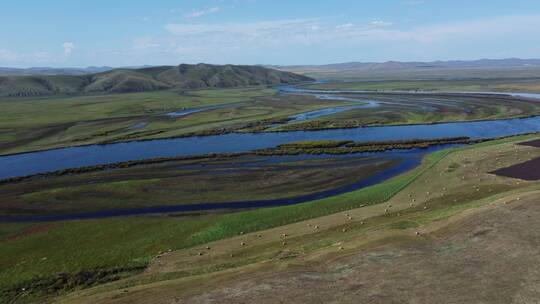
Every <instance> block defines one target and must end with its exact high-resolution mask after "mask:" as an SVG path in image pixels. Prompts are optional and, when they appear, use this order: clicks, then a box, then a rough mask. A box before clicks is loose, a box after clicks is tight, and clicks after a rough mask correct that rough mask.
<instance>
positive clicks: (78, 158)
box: [0, 89, 540, 221]
mask: <svg viewBox="0 0 540 304" xmlns="http://www.w3.org/2000/svg"><path fill="white" fill-rule="evenodd" d="M282 90H283V89H282ZM301 92H304V91H302V90H294V93H295V94H299V93H301ZM341 92H343V91H341ZM349 92H357V91H348V93H349ZM322 93H323V91H316V92H312V91H305V94H322ZM325 93H328V92H325ZM370 93H373V92H370ZM468 94H472V93H468ZM511 95H516V94H511ZM520 96H521V94H520ZM521 97H523V98H538V99H539V101H540V94H532V95H531V94H526V95H523V96H521ZM322 98H334V97H322ZM355 101H359V102H363V103H364V104H362V105H358V106H359V107H372V106H377V102H376V101H373V102H366V101H364V100H361V99H360V100H355ZM353 107H354V106H353ZM322 114H324V112H323V113H322ZM322 114H321V115H322ZM304 115H306V113H304ZM308 116H309V115H308ZM311 117H314V115H313V114H312V115H311ZM530 132H540V116H536V117H530V118H521V119H503V120H494V121H477V122H454V123H440V124H426V125H405V126H381V127H364V128H354V129H332V130H319V131H293V132H269V133H231V134H224V135H216V136H204V137H187V138H173V139H158V140H149V141H136V142H124V143H115V144H107V145H88V146H79V147H70V148H61V149H54V150H46V151H39V152H30V153H22V154H14V155H6V156H1V157H0V179H4V178H10V177H17V176H25V175H32V174H37V173H44V172H50V171H56V170H61V169H68V168H75V167H83V166H92V165H98V164H109V163H115V162H122V161H129V160H141V159H147V158H157V157H172V156H188V155H198V154H209V153H233V152H247V151H251V150H255V149H263V148H271V147H274V146H276V145H280V144H284V143H288V142H292V141H305V140H354V141H385V140H407V139H418V138H424V139H429V138H441V137H457V136H468V137H471V138H473V139H482V138H492V137H500V136H509V135H517V134H523V133H530ZM441 148H443V147H433V148H429V149H420V150H418V149H413V150H410V151H402V152H396V151H389V152H379V153H373V154H371V156H375V157H398V158H399V159H400V162H399V164H398V165H396V166H394V167H392V168H390V169H387V170H384V171H382V172H379V173H377V174H375V175H374V176H371V177H369V178H367V179H364V180H362V181H357V182H354V181H353V182H352V183H351V184H350V185H348V186H345V187H341V188H339V189H332V190H328V191H324V192H320V193H313V194H309V195H304V196H301V197H293V198H287V199H276V200H267V201H246V202H229V203H220V204H210V203H205V204H191V205H177V206H168V207H149V208H139V209H128V210H113V211H102V212H93V213H84V214H63V215H50V216H45V217H26V218H19V217H9V218H6V217H4V218H2V217H0V221H27V220H28V221H32V220H63V219H79V218H99V217H108V216H125V215H136V214H147V213H161V212H173V211H194V210H207V209H222V208H254V207H263V206H277V205H289V204H295V203H300V202H305V201H309V200H313V199H317V198H323V197H329V196H332V195H336V194H339V193H344V192H348V191H352V190H355V189H359V188H362V187H366V186H368V185H372V184H375V183H379V182H381V181H384V180H386V179H388V178H390V177H392V176H395V175H397V174H400V173H403V172H406V171H408V170H410V169H412V168H414V167H415V166H417V165H418V164H419V163H420V160H421V158H422V156H423V155H424V154H425V153H428V152H431V151H434V150H436V149H441Z"/></svg>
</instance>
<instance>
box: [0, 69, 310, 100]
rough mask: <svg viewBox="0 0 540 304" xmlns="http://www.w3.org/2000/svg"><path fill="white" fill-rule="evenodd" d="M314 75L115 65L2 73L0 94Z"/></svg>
mask: <svg viewBox="0 0 540 304" xmlns="http://www.w3.org/2000/svg"><path fill="white" fill-rule="evenodd" d="M311 80H313V79H311V78H309V77H306V76H302V75H297V74H294V73H291V72H284V71H278V70H273V69H269V68H265V67H260V66H240V65H209V64H197V65H189V64H181V65H179V66H160V67H149V68H141V69H115V70H111V71H106V72H103V73H97V74H89V75H33V76H0V96H10V97H14V96H18V97H24V96H46V95H57V94H84V93H128V92H146V91H156V90H163V89H171V88H178V89H195V88H228V87H239V86H249V85H272V84H282V83H297V82H302V81H311Z"/></svg>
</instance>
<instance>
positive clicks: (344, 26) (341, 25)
mask: <svg viewBox="0 0 540 304" xmlns="http://www.w3.org/2000/svg"><path fill="white" fill-rule="evenodd" d="M353 26H354V24H352V23H345V24H340V25H336V28H337V29H345V28H351V27H353Z"/></svg>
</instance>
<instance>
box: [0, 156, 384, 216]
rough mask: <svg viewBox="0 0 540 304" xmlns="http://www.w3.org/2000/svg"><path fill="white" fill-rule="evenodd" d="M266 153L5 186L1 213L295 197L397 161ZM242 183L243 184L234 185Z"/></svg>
mask: <svg viewBox="0 0 540 304" xmlns="http://www.w3.org/2000/svg"><path fill="white" fill-rule="evenodd" d="M270 160H271V159H270V158H269V157H264V156H253V155H246V156H238V157H215V158H206V159H197V160H184V161H169V162H165V163H158V164H152V165H143V166H135V167H130V168H122V169H114V170H105V171H99V172H89V173H83V174H70V175H62V176H50V177H47V178H35V179H30V180H25V181H20V182H15V183H6V184H3V185H0V202H1V203H0V215H7V216H9V215H17V214H18V215H47V214H58V213H69V212H71V213H79V212H90V211H96V210H102V211H103V210H110V209H126V208H137V207H151V206H166V205H182V204H193V203H220V202H234V201H249V200H265V199H278V198H286V197H295V196H300V195H305V194H310V193H315V192H320V191H324V190H330V189H334V188H338V187H340V186H345V185H348V184H350V183H352V182H355V181H359V180H362V179H363V178H366V177H368V176H370V175H372V174H373V173H375V172H378V171H379V170H381V169H383V168H386V167H388V166H390V165H392V163H393V162H392V161H389V160H384V159H378V158H375V157H371V158H367V157H361V156H358V157H346V158H345V157H342V158H331V157H325V158H322V159H311V160H309V159H306V160H299V159H291V160H287V159H283V160H276V159H273V160H272V161H271V162H269V161H270ZM238 187H241V189H242V191H232V190H231V189H237V188H238Z"/></svg>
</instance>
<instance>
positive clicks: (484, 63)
mask: <svg viewBox="0 0 540 304" xmlns="http://www.w3.org/2000/svg"><path fill="white" fill-rule="evenodd" d="M267 67H271V68H276V69H280V70H290V71H294V70H309V69H316V70H364V71H377V70H404V69H437V68H439V69H440V68H446V69H448V68H459V69H462V68H512V67H540V59H519V58H508V59H480V60H471V61H466V60H451V61H430V62H420V61H417V62H414V61H413V62H400V61H387V62H346V63H335V64H324V65H289V66H283V65H267Z"/></svg>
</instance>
